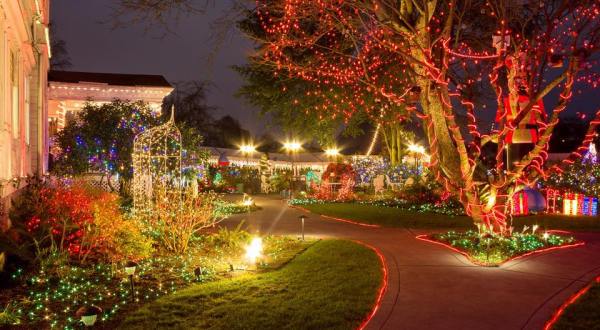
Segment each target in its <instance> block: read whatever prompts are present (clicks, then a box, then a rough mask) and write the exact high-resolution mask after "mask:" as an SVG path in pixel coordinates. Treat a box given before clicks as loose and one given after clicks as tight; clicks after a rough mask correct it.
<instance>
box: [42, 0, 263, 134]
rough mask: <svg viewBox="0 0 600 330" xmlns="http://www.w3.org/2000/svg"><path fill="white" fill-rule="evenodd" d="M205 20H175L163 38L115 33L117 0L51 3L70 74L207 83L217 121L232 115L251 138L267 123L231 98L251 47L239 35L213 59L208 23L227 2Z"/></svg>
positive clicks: (134, 30)
mask: <svg viewBox="0 0 600 330" xmlns="http://www.w3.org/2000/svg"><path fill="white" fill-rule="evenodd" d="M214 2H215V5H213V6H212V7H209V11H208V12H207V13H206V14H204V15H190V16H186V17H180V18H179V20H178V21H175V20H173V21H172V22H170V24H169V28H170V29H171V30H172V32H173V33H167V34H165V33H164V29H163V28H161V27H158V26H156V27H153V28H151V29H150V30H149V31H146V30H147V28H148V26H146V25H143V24H129V25H127V26H126V27H124V28H118V29H113V27H112V25H111V22H112V21H111V16H112V15H111V14H112V13H113V10H112V7H111V6H112V5H114V3H115V1H114V0H85V1H82V0H53V1H52V2H51V10H52V11H51V21H52V23H53V24H54V25H55V28H56V35H57V37H58V38H60V39H62V40H64V41H65V42H66V46H67V50H68V52H69V56H70V57H71V62H72V64H73V65H72V67H70V68H68V69H67V70H73V71H91V72H114V73H137V74H159V75H163V76H165V77H166V78H167V80H169V81H170V82H171V83H173V82H176V81H183V80H208V81H210V82H211V83H212V84H213V87H212V89H211V90H209V92H208V103H209V104H210V105H213V106H217V107H218V108H219V109H218V110H217V111H216V112H215V113H214V116H215V117H217V118H218V117H221V116H222V115H225V114H231V115H233V116H234V117H235V118H237V119H238V120H240V122H241V123H242V125H243V126H244V127H245V128H247V129H250V130H251V131H252V132H253V133H255V134H256V133H261V132H262V131H263V129H264V124H263V122H264V121H263V120H258V119H257V118H258V117H257V114H256V111H255V109H253V108H251V107H250V106H248V105H247V104H245V102H244V101H243V100H242V99H238V98H236V97H235V96H234V95H233V94H234V93H235V92H236V91H237V89H238V88H239V86H240V85H241V82H242V81H241V78H240V77H239V76H238V74H237V73H236V72H234V71H233V70H231V69H230V66H232V65H236V64H242V63H244V62H245V56H246V54H247V53H248V52H250V51H252V44H251V43H250V42H249V41H248V40H246V39H244V37H243V36H242V35H241V34H240V33H239V32H237V31H235V33H233V34H232V35H230V36H229V37H228V38H227V39H225V40H224V41H223V42H222V43H221V47H220V48H219V51H218V53H216V56H214V60H213V61H210V60H209V59H210V58H211V57H210V54H211V53H212V52H213V51H214V50H215V47H216V42H214V39H215V38H213V37H214V34H215V33H214V30H213V29H211V27H210V24H211V23H212V22H213V21H214V20H215V19H217V18H220V17H222V15H223V11H224V10H225V9H227V8H229V1H228V0H219V1H214Z"/></svg>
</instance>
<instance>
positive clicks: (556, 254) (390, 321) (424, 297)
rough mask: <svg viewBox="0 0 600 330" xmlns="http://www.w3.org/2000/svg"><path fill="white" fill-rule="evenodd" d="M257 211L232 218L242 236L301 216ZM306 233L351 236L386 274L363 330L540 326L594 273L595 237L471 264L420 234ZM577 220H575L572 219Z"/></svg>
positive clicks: (327, 227) (599, 245)
mask: <svg viewBox="0 0 600 330" xmlns="http://www.w3.org/2000/svg"><path fill="white" fill-rule="evenodd" d="M256 202H257V204H258V205H259V206H261V207H262V210H261V211H257V212H253V213H250V214H243V215H236V216H234V217H231V218H229V219H227V220H226V221H225V222H224V225H226V226H235V225H237V224H238V223H239V221H241V220H242V219H243V220H245V223H246V225H247V227H248V228H247V229H248V230H249V231H250V232H260V233H261V234H298V235H299V233H300V221H299V220H298V216H300V215H301V214H305V213H304V212H302V211H300V210H297V209H294V208H290V207H287V206H286V204H285V202H284V201H282V200H277V199H274V198H266V197H257V198H256ZM308 216H309V218H308V219H307V220H306V234H307V235H308V236H312V237H339V238H347V239H356V240H360V241H363V242H365V243H368V244H370V245H372V246H375V247H377V248H378V249H379V250H380V251H382V253H383V255H384V256H385V259H386V263H387V266H388V270H389V274H388V276H389V278H388V289H387V292H386V294H385V296H384V298H383V302H382V305H381V307H380V309H379V310H378V312H377V314H376V315H375V316H374V318H373V319H372V320H371V322H370V323H369V325H368V327H367V328H368V329H542V328H543V326H544V323H545V322H546V321H547V320H548V319H549V318H550V317H551V315H552V313H553V312H554V311H555V310H556V309H557V308H558V307H559V306H560V305H561V304H562V303H563V302H564V301H565V300H566V299H567V298H568V297H569V296H571V295H572V294H573V293H575V292H576V291H578V290H579V289H581V288H582V287H584V286H585V285H586V284H588V283H589V282H590V281H591V280H592V279H593V278H594V277H596V276H597V275H598V274H600V234H592V233H582V234H577V235H576V237H577V238H578V239H580V240H583V241H585V242H586V245H585V246H583V247H576V248H572V249H564V250H557V251H552V252H548V253H543V254H539V255H532V256H529V257H525V258H522V259H517V260H514V261H510V262H508V263H506V264H504V265H502V266H501V267H498V268H486V267H479V266H474V265H472V264H471V263H469V262H468V261H467V260H466V258H465V257H463V256H462V255H460V254H458V253H455V252H452V251H451V250H449V249H447V248H444V247H442V246H438V245H435V244H431V243H427V242H423V241H420V240H417V239H415V236H416V235H418V234H423V233H427V231H423V230H419V231H417V230H410V229H402V228H368V227H362V226H357V225H353V224H348V223H342V222H337V221H332V220H327V219H325V218H321V217H319V216H318V215H314V214H308ZM573 221H577V220H573Z"/></svg>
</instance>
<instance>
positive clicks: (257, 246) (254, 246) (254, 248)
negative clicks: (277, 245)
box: [246, 237, 263, 264]
mask: <svg viewBox="0 0 600 330" xmlns="http://www.w3.org/2000/svg"><path fill="white" fill-rule="evenodd" d="M262 250H263V246H262V238H260V237H255V238H253V239H252V242H250V245H248V246H247V247H246V259H247V260H248V261H249V262H250V263H251V264H256V260H257V259H258V258H260V257H261V256H262Z"/></svg>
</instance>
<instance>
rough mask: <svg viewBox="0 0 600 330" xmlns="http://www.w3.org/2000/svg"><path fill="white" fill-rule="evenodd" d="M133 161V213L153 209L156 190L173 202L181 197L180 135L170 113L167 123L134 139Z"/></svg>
mask: <svg viewBox="0 0 600 330" xmlns="http://www.w3.org/2000/svg"><path fill="white" fill-rule="evenodd" d="M132 158H133V206H134V210H135V211H136V212H148V211H150V210H152V206H153V205H154V200H153V199H154V196H155V191H156V190H157V189H164V191H165V192H166V194H167V195H168V196H169V198H172V200H173V201H174V202H175V201H177V200H178V199H180V198H181V188H182V187H181V133H180V132H179V129H178V128H177V126H176V125H175V119H174V112H173V111H171V118H170V119H169V121H168V122H166V123H165V124H163V125H160V126H157V127H154V128H151V129H149V130H147V131H145V132H143V133H140V134H138V135H137V136H136V137H135V139H134V142H133V155H132Z"/></svg>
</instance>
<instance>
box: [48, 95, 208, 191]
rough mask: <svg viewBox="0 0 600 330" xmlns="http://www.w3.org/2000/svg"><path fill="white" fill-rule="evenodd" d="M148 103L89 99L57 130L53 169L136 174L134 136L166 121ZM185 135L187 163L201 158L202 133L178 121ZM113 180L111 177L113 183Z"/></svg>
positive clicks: (126, 176) (128, 177) (73, 172)
mask: <svg viewBox="0 0 600 330" xmlns="http://www.w3.org/2000/svg"><path fill="white" fill-rule="evenodd" d="M163 122H164V120H161V118H159V116H157V115H156V114H155V113H154V112H153V111H152V109H150V107H149V106H148V104H147V103H145V102H142V101H136V102H129V101H120V100H115V101H113V102H111V103H105V104H100V105H98V104H94V103H91V102H88V103H86V104H85V105H84V107H83V108H82V109H81V111H79V112H78V113H77V115H76V118H75V120H72V121H69V122H68V123H67V125H66V126H65V128H64V129H62V130H61V131H60V132H58V134H57V138H56V142H57V144H58V147H59V149H60V151H61V152H60V154H59V155H58V158H57V161H56V164H55V165H54V167H53V169H52V171H53V172H54V173H58V174H69V175H77V174H85V173H89V172H95V173H102V174H104V175H106V176H107V177H108V178H110V177H111V176H113V175H117V174H118V175H119V178H120V179H121V180H122V182H123V183H127V182H129V180H131V178H132V175H133V168H132V159H131V153H132V151H133V139H134V138H135V136H136V135H137V134H139V133H141V132H143V131H144V130H146V129H148V128H151V127H153V126H156V125H159V124H161V123H163ZM178 127H179V130H180V131H181V135H182V147H183V149H184V150H183V151H184V158H185V159H184V163H187V158H190V159H193V161H194V162H202V161H203V160H204V159H205V158H206V157H207V156H206V153H205V152H203V151H202V150H201V145H202V136H201V135H199V134H198V133H197V131H196V130H195V129H194V128H190V126H188V125H186V124H185V123H182V124H178ZM110 182H111V180H108V183H109V184H110Z"/></svg>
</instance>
